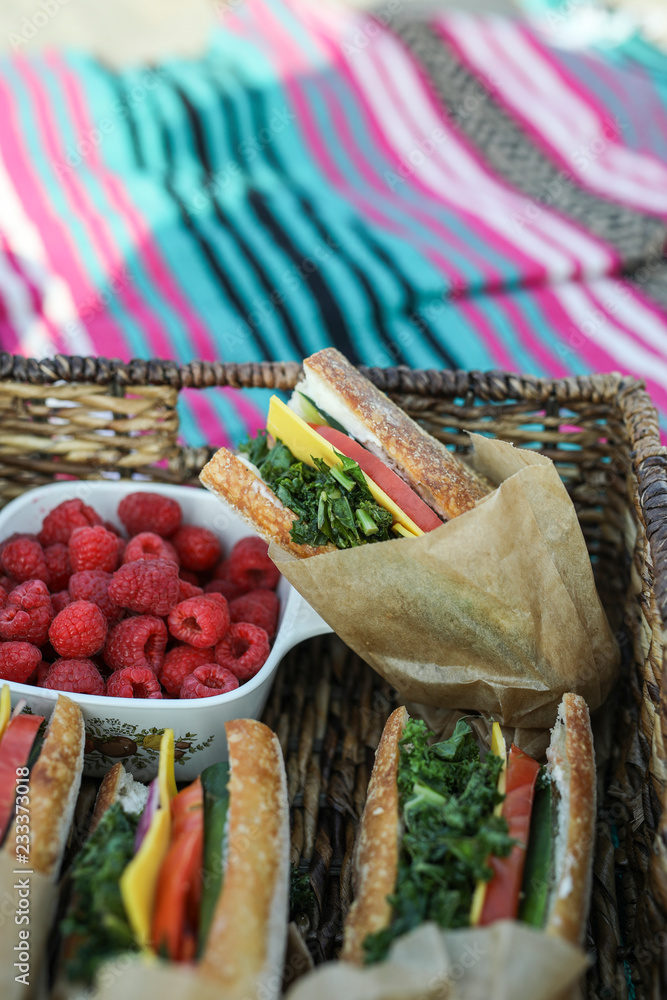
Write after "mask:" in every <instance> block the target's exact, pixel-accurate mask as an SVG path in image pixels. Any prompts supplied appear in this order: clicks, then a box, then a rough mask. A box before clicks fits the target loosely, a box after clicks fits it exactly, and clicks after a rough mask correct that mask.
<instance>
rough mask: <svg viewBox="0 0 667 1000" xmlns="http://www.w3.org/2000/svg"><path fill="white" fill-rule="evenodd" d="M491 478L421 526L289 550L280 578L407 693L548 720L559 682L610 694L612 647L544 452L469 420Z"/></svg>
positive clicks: (579, 540) (526, 724)
mask: <svg viewBox="0 0 667 1000" xmlns="http://www.w3.org/2000/svg"><path fill="white" fill-rule="evenodd" d="M471 438H472V440H473V442H474V447H475V452H474V464H475V466H476V467H477V468H478V469H479V470H480V471H481V472H483V473H484V474H485V475H487V476H488V477H489V478H490V479H491V480H492V481H493V482H496V483H499V484H500V485H499V487H498V488H497V489H496V490H494V492H493V493H491V494H489V495H488V496H486V497H484V498H483V500H482V501H480V502H479V503H478V505H477V506H476V507H475V508H474V509H473V510H470V511H468V512H467V513H465V514H462V515H460V516H459V517H457V518H455V519H454V520H452V521H449V522H447V523H446V524H443V525H442V527H440V528H436V529H435V531H431V532H428V533H427V534H425V535H422V536H421V537H419V538H410V539H407V538H398V539H395V540H392V541H388V542H382V543H381V544H378V545H364V546H360V547H358V548H354V549H344V550H339V551H336V552H330V553H326V554H324V555H319V556H313V557H311V558H310V559H297V558H295V557H293V556H291V554H289V553H285V552H283V551H282V550H280V549H279V548H278V547H277V546H275V545H272V546H271V548H270V550H269V552H270V555H271V557H272V559H273V560H274V562H275V563H276V565H277V566H278V568H279V569H280V570H281V572H282V573H283V574H284V575H285V576H286V577H287V579H288V580H289V581H290V583H291V584H292V585H293V586H294V587H295V588H296V589H297V590H298V591H299V593H301V594H302V595H303V596H304V597H305V598H306V600H307V601H308V602H309V603H310V604H311V605H312V607H313V608H315V610H316V611H317V612H318V613H319V614H320V615H321V616H322V618H324V620H325V621H326V622H327V623H328V624H329V625H330V626H331V627H332V628H333V629H334V631H335V632H337V633H338V635H339V636H340V637H341V638H342V639H343V640H344V641H345V642H346V643H347V644H348V646H350V647H351V648H352V649H353V650H355V652H357V653H358V654H359V655H360V656H361V657H362V658H363V659H364V660H366V661H367V662H368V663H369V664H370V665H371V666H372V667H374V668H375V669H376V670H377V671H378V672H379V673H380V674H381V675H382V676H383V677H384V678H385V679H386V680H387V681H388V682H389V683H390V684H392V685H393V686H394V687H395V688H396V689H397V691H398V693H399V696H400V697H401V698H402V699H403V700H404V701H410V702H419V703H422V704H426V705H431V706H437V707H443V708H459V709H470V710H477V711H479V712H482V713H484V714H487V715H489V716H493V717H494V718H495V719H497V720H499V721H500V722H502V723H504V724H505V725H508V726H518V727H521V728H524V729H530V728H532V729H538V728H544V727H547V726H551V725H553V723H554V721H555V718H556V711H557V707H558V703H559V702H560V700H561V697H562V695H563V694H564V693H565V692H566V691H574V692H576V693H577V694H581V695H583V696H584V698H585V699H586V701H587V702H588V705H589V707H590V708H591V710H594V709H595V708H597V707H598V706H599V705H601V704H602V702H603V701H604V699H605V698H606V696H607V694H608V692H609V690H610V688H611V686H612V683H613V681H614V678H615V674H616V671H617V667H618V659H619V654H618V647H617V644H616V642H615V640H614V637H613V635H612V633H611V630H610V628H609V625H608V623H607V619H606V617H605V614H604V611H603V609H602V606H601V604H600V600H599V597H598V595H597V591H596V589H595V584H594V580H593V572H592V568H591V564H590V560H589V557H588V553H587V550H586V545H585V542H584V539H583V535H582V533H581V528H580V527H579V522H578V520H577V516H576V512H575V510H574V506H573V505H572V502H571V500H570V498H569V497H568V495H567V491H566V490H565V487H564V486H563V484H562V482H561V480H560V478H559V476H558V473H557V471H556V468H555V466H554V465H553V463H552V462H551V461H550V459H548V458H545V457H543V456H541V455H538V454H536V453H534V452H531V451H526V450H524V449H519V448H514V447H513V446H512V445H510V444H508V443H507V442H504V441H495V440H492V439H491V438H485V437H482V436H480V435H477V434H472V435H471Z"/></svg>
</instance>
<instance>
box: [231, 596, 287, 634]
mask: <svg viewBox="0 0 667 1000" xmlns="http://www.w3.org/2000/svg"><path fill="white" fill-rule="evenodd" d="M279 610H280V601H279V600H278V598H277V596H276V593H275V591H273V590H251V591H250V593H249V594H244V595H243V597H237V598H236V600H235V601H232V602H231V603H230V605H229V617H230V619H231V620H232V621H233V622H250V624H251V625H259V627H260V628H263V629H264V631H265V632H267V633H268V636H269V639H272V638H273V637H274V635H275V634H276V626H277V624H278V611H279Z"/></svg>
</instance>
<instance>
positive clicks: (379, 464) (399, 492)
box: [310, 424, 443, 531]
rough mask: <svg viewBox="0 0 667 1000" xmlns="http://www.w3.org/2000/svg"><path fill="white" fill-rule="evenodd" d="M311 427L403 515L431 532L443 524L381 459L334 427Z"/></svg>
mask: <svg viewBox="0 0 667 1000" xmlns="http://www.w3.org/2000/svg"><path fill="white" fill-rule="evenodd" d="M310 426H311V427H312V428H313V430H315V431H317V433H318V434H321V435H322V437H323V438H324V439H325V440H326V441H328V442H329V444H331V445H333V447H334V448H335V449H336V451H339V452H340V453H341V455H345V456H346V457H347V458H351V459H353V460H354V461H355V462H356V463H357V465H358V466H359V468H360V469H362V471H363V472H365V473H366V475H367V476H368V477H369V479H372V480H373V482H374V483H375V484H376V486H379V487H380V489H381V490H384V492H385V493H386V494H387V496H388V497H389V499H390V500H393V501H394V503H395V504H398V506H399V507H400V508H401V510H402V511H403V513H404V514H407V515H408V517H410V518H412V520H413V521H414V522H415V524H416V525H417V527H418V528H421V529H422V531H433V529H434V528H439V527H440V525H441V524H442V523H443V522H442V521H441V520H440V518H439V517H438V515H437V514H436V513H435V511H433V510H431V508H430V507H429V505H428V504H427V503H424V501H423V500H422V498H421V497H420V496H417V494H416V493H415V491H414V490H413V489H412V487H410V486H408V484H407V483H406V482H404V481H403V480H402V479H401V477H400V476H397V475H396V473H395V472H393V471H392V470H391V469H390V468H389V466H388V465H386V464H385V463H384V462H383V461H382V459H381V458H377V456H376V455H372V454H371V453H370V451H368V449H366V448H364V447H363V446H362V445H360V444H358V443H357V442H356V441H353V440H352V438H350V437H348V436H347V434H343V433H342V432H341V431H337V430H336V429H335V428H334V427H327V426H320V425H318V424H311V425H310Z"/></svg>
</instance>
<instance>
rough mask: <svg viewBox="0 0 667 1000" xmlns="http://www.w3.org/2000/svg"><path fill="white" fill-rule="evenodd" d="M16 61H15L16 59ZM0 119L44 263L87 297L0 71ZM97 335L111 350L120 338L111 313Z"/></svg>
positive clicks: (7, 156)
mask: <svg viewBox="0 0 667 1000" xmlns="http://www.w3.org/2000/svg"><path fill="white" fill-rule="evenodd" d="M16 62H17V63H18V62H19V60H16ZM28 89H30V88H28ZM33 103H34V106H35V124H36V125H37V124H41V125H43V123H44V118H45V116H46V115H47V111H46V108H45V107H44V106H43V103H42V101H41V100H34V95H33ZM0 120H2V121H4V122H5V123H7V126H8V127H9V128H11V136H12V140H11V142H7V143H5V145H4V147H3V158H4V161H5V165H6V167H7V172H8V173H9V175H10V177H11V181H12V184H13V186H14V189H15V191H16V192H17V195H18V196H19V197H20V199H21V203H22V205H23V210H24V211H25V213H26V215H28V216H29V218H30V219H31V221H32V222H33V224H34V225H35V226H36V227H37V229H39V231H40V232H41V234H42V238H43V240H44V244H45V246H46V247H47V251H48V252H49V254H50V260H49V262H48V265H47V266H49V267H50V268H51V270H53V271H54V272H56V273H58V274H59V275H60V276H61V277H62V278H63V280H64V281H65V282H66V283H67V285H68V286H69V288H70V290H71V292H72V295H73V297H74V299H75V300H76V299H77V298H79V299H81V298H86V296H87V295H89V294H91V293H93V292H96V290H95V287H94V285H93V284H92V282H91V280H90V278H89V276H88V274H87V272H86V268H85V266H84V264H83V261H82V260H81V259H80V256H79V253H78V248H77V246H76V242H75V240H74V238H73V237H72V234H71V232H70V230H69V229H68V228H67V227H66V226H63V224H62V218H61V217H59V216H58V214H57V212H55V211H54V210H53V208H52V206H51V205H50V203H49V201H48V195H47V189H46V188H44V187H43V186H42V182H41V178H40V177H39V176H38V174H37V173H36V171H35V170H34V168H33V166H32V160H31V154H30V153H29V152H28V150H27V148H26V146H25V143H24V142H23V140H22V135H23V129H22V126H21V123H20V121H19V120H18V118H17V112H16V109H15V107H14V102H13V100H12V97H11V92H10V90H9V88H8V86H7V84H6V82H5V79H4V78H3V77H2V75H1V74H0ZM99 336H100V340H99V341H98V343H99V344H100V345H101V344H105V345H108V347H111V349H112V350H113V349H115V347H116V345H117V344H120V343H122V342H123V341H122V334H121V333H120V331H119V329H118V327H117V326H116V324H115V323H114V322H113V320H112V319H111V317H107V316H105V322H104V323H103V324H101V325H100V330H99ZM107 349H108V348H107Z"/></svg>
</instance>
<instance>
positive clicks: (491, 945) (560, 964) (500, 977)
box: [287, 920, 587, 1000]
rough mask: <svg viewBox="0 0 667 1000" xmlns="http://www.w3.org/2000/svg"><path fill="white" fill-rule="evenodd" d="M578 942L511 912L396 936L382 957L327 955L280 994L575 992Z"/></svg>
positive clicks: (388, 996)
mask: <svg viewBox="0 0 667 1000" xmlns="http://www.w3.org/2000/svg"><path fill="white" fill-rule="evenodd" d="M586 964H587V962H586V956H585V954H584V953H583V951H581V950H580V949H579V948H575V947H574V946H573V945H571V944H569V943H568V942H567V941H564V940H563V939H562V938H558V937H548V936H547V935H545V934H542V933H541V932H540V931H537V930H534V929H533V928H531V927H527V926H525V925H523V924H519V923H515V922H514V921H511V920H503V921H499V922H498V923H496V924H493V925H492V926H491V927H483V928H475V929H464V930H456V931H440V930H439V929H438V928H437V927H436V926H435V924H424V925H423V926H421V927H419V928H418V929H417V930H415V931H412V932H411V933H410V934H406V935H405V936H404V937H402V938H399V940H398V941H396V943H395V944H394V946H393V948H392V949H391V952H390V953H389V957H388V959H387V961H385V962H381V963H379V964H377V965H370V966H366V967H364V968H359V967H357V966H354V965H350V964H348V963H347V962H330V963H329V964H328V965H323V966H320V967H319V968H317V969H315V971H314V972H311V973H310V974H309V975H307V976H304V977H303V978H302V979H300V980H299V981H298V982H297V983H296V984H295V986H294V987H293V988H292V989H291V990H290V991H289V992H288V994H287V1000H313V997H316V998H317V1000H342V998H344V1000H566V998H567V1000H570V998H572V1000H574V997H576V996H577V995H578V981H579V980H580V978H581V975H582V973H583V971H584V970H585V968H586Z"/></svg>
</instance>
